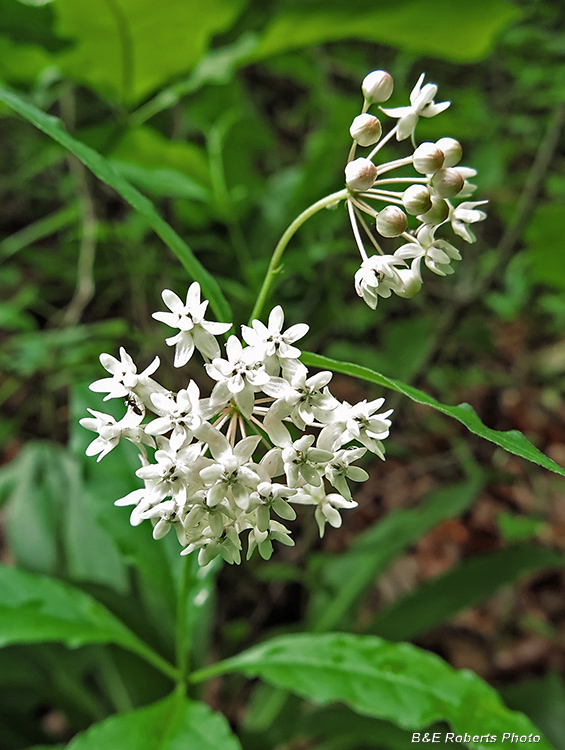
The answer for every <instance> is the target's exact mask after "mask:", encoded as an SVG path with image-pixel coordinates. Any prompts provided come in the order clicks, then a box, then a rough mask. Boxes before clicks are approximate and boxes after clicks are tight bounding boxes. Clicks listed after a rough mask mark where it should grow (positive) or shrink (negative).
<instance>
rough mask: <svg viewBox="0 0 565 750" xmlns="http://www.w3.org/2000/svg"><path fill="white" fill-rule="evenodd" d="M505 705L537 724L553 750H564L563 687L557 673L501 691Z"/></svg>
mask: <svg viewBox="0 0 565 750" xmlns="http://www.w3.org/2000/svg"><path fill="white" fill-rule="evenodd" d="M502 694H503V696H504V701H505V702H506V703H507V704H508V705H509V706H510V707H511V708H512V709H513V710H515V711H523V712H524V713H526V714H527V715H528V716H529V717H530V718H531V719H532V720H533V721H535V722H536V724H537V726H539V727H540V728H541V729H542V730H543V732H544V733H545V734H546V735H547V737H548V739H549V740H550V741H551V742H553V744H554V745H555V747H556V750H565V735H564V733H563V717H564V716H565V684H564V683H563V678H562V677H561V676H560V675H559V673H558V672H549V673H548V674H546V675H544V676H543V677H541V678H535V679H533V680H526V681H525V682H519V683H517V684H515V685H508V686H507V687H505V688H503V690H502Z"/></svg>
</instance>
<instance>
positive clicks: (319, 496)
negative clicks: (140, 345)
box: [81, 283, 391, 565]
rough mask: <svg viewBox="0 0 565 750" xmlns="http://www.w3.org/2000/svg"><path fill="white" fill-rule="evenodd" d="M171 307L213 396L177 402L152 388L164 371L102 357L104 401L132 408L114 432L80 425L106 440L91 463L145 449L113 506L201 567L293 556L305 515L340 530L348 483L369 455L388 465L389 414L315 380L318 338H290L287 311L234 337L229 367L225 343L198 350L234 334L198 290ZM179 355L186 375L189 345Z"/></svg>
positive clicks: (193, 389) (297, 329)
mask: <svg viewBox="0 0 565 750" xmlns="http://www.w3.org/2000/svg"><path fill="white" fill-rule="evenodd" d="M172 295H173V293H172V292H170V293H167V294H165V293H164V294H163V299H164V300H165V303H166V304H167V305H168V307H169V308H170V309H171V313H159V314H158V319H159V320H161V321H162V322H163V323H165V324H166V325H168V326H171V327H173V326H176V327H178V328H179V330H180V332H181V333H185V334H191V335H193V343H194V347H193V349H200V351H201V353H202V354H203V356H204V360H205V362H204V365H205V372H206V373H207V374H208V376H209V377H210V379H211V380H212V382H213V383H214V385H213V388H212V393H211V396H210V397H209V398H202V397H201V395H200V390H199V388H198V386H197V385H196V383H195V382H194V381H192V380H191V381H189V383H188V385H187V387H186V388H184V389H181V390H180V391H178V393H173V392H172V391H170V390H168V389H167V388H165V387H164V386H162V385H160V384H159V383H158V382H156V381H154V380H153V379H152V378H151V377H150V375H153V373H154V372H155V370H156V368H157V366H158V364H159V362H158V360H154V361H153V363H152V364H151V365H150V366H149V367H148V368H147V369H146V370H143V371H142V372H141V373H139V374H138V371H137V367H136V365H135V363H134V361H133V359H132V358H131V357H130V356H129V355H128V354H127V353H126V352H125V350H121V351H120V360H117V359H115V358H114V357H112V356H111V355H102V357H101V362H102V364H103V366H104V367H105V368H106V369H107V370H108V371H109V372H110V373H111V374H112V378H107V379H104V380H103V381H96V383H97V384H98V385H96V388H95V390H98V391H99V392H101V393H107V394H108V395H109V396H111V397H114V398H118V397H123V398H124V401H125V404H126V407H127V413H126V415H125V416H124V418H123V419H122V420H119V421H116V420H115V419H114V418H113V417H110V416H108V415H105V414H103V413H102V412H96V411H94V410H90V413H91V415H92V416H91V417H86V418H84V419H82V420H81V424H82V425H83V426H84V427H86V428H87V429H89V430H92V431H94V432H97V433H98V437H97V438H95V440H94V441H93V443H91V444H90V446H89V447H88V448H87V451H86V452H87V454H88V455H98V460H100V458H103V457H104V456H105V455H107V453H108V452H109V451H110V450H113V448H115V447H116V446H117V445H118V444H119V442H120V440H121V439H123V438H125V439H127V440H130V441H131V442H133V443H135V444H136V445H137V446H138V449H139V458H140V462H141V466H140V468H139V469H137V471H136V472H135V474H136V476H137V478H138V479H139V480H140V482H141V483H143V486H142V487H139V488H138V489H136V490H134V491H133V492H130V493H128V494H127V495H125V496H124V497H121V498H118V499H117V500H116V501H115V505H117V506H129V507H132V506H133V507H132V510H131V514H130V523H131V524H132V525H134V526H137V525H139V524H141V523H143V522H144V521H148V522H149V523H151V524H152V526H153V537H154V538H155V539H157V540H158V539H161V538H162V537H164V536H165V535H166V534H168V533H169V531H170V530H171V529H174V531H175V532H176V536H177V539H178V540H179V543H180V545H181V548H182V550H181V554H189V553H191V552H196V553H197V554H198V561H199V563H200V564H201V565H206V564H207V563H208V562H210V561H211V560H213V559H214V558H215V557H217V556H221V557H222V558H223V559H224V560H225V561H226V562H228V563H239V562H240V561H241V556H242V551H243V549H244V543H246V545H247V556H248V557H249V556H250V555H251V554H253V552H254V551H255V550H258V552H259V554H260V555H261V556H262V557H264V558H265V559H268V558H269V557H270V556H271V554H272V552H273V544H275V543H280V544H284V545H292V544H294V542H293V540H292V536H291V531H290V529H288V528H287V527H286V525H285V524H286V523H288V522H290V521H292V520H294V518H295V517H296V511H295V509H294V506H295V505H310V506H312V508H313V509H314V517H315V520H316V523H317V525H318V528H319V531H320V535H323V534H324V529H325V525H326V523H329V524H330V525H331V526H333V527H338V526H339V525H340V524H341V512H342V511H343V510H346V509H349V508H354V507H356V505H357V504H356V503H355V501H354V500H353V498H352V494H351V489H350V487H349V482H350V481H352V482H362V481H365V480H366V479H367V478H368V474H367V472H365V471H364V469H362V468H361V467H359V466H357V465H356V461H358V460H359V459H361V458H362V457H363V455H364V454H365V453H366V452H367V451H369V452H373V453H375V454H376V455H378V456H380V457H381V458H383V457H384V453H383V451H384V446H383V443H382V441H383V440H384V439H385V437H386V436H387V435H388V429H389V427H390V420H389V419H388V417H389V416H390V413H391V411H390V410H388V411H385V412H382V413H378V411H379V409H380V408H381V407H382V404H383V399H377V400H376V401H372V402H366V401H363V402H361V403H359V404H357V405H351V404H348V403H347V402H342V401H340V400H339V399H337V398H336V397H335V396H334V395H333V394H332V393H331V392H330V388H329V385H330V381H331V377H332V373H331V372H327V371H325V372H318V373H315V374H310V373H309V372H308V368H307V367H305V366H304V365H303V364H302V363H301V362H300V361H299V356H300V354H301V352H300V350H299V349H298V348H297V347H296V346H295V344H296V342H297V341H298V340H299V339H301V338H302V337H303V336H305V335H306V333H307V331H308V326H307V325H306V324H304V323H297V324H295V325H293V326H290V328H288V329H286V330H283V326H284V313H283V310H282V308H281V307H280V306H276V307H275V308H274V309H273V310H272V311H271V313H270V315H269V319H268V323H267V325H265V324H263V323H261V322H260V321H258V320H253V321H252V323H251V325H250V326H242V331H241V333H242V339H240V338H238V337H237V336H235V335H232V336H230V337H229V338H228V341H227V343H226V345H225V356H221V354H222V352H221V349H220V345H219V343H218V342H217V341H216V339H215V338H214V342H215V344H214V345H212V344H211V343H210V339H209V338H205V339H204V340H205V343H204V345H203V346H200V344H201V343H202V339H201V338H199V337H198V336H195V335H194V332H195V330H197V329H198V327H200V329H201V330H204V331H205V333H206V334H207V336H211V337H214V336H215V333H216V332H218V331H219V330H222V331H223V332H227V330H228V329H229V327H230V326H228V325H227V324H214V323H212V322H210V321H204V318H203V315H204V311H205V309H206V306H207V302H206V301H204V302H200V287H199V285H198V284H196V283H195V284H192V286H191V287H190V289H189V294H188V296H187V302H186V303H182V302H181V301H180V298H179V297H177V296H176V295H174V297H173V296H172ZM171 316H173V317H171ZM189 319H190V321H191V322H190V323H189V322H188V320H189ZM204 325H206V327H204ZM191 326H192V327H191ZM179 343H180V349H181V353H182V356H180V357H179V355H178V347H179ZM175 346H176V347H177V351H176V353H175V364H177V365H178V363H179V361H181V362H182V361H183V360H184V359H185V358H186V352H187V351H188V350H189V349H190V345H189V344H187V343H186V340H185V341H184V343H182V342H180V340H179V341H177V342H175ZM216 346H217V350H216ZM212 354H213V355H214V356H213V357H212V359H211V361H210V360H209V358H210V356H211V355H212ZM181 366H182V365H181ZM118 394H119V395H118ZM305 430H308V433H305Z"/></svg>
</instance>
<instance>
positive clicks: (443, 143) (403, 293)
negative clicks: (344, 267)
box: [345, 70, 487, 308]
mask: <svg viewBox="0 0 565 750" xmlns="http://www.w3.org/2000/svg"><path fill="white" fill-rule="evenodd" d="M393 87H394V83H393V79H392V76H391V75H390V74H389V73H387V72H385V71H382V70H375V71H373V72H372V73H369V75H368V76H366V77H365V79H364V80H363V83H362V86H361V89H362V92H363V96H364V106H363V111H362V113H361V114H360V115H357V117H355V119H354V120H353V123H352V125H351V128H350V134H351V137H352V138H353V146H352V148H351V150H350V154H349V159H348V163H347V165H346V167H345V184H346V187H347V191H348V198H347V203H348V209H349V216H350V219H351V223H352V227H353V233H354V236H355V241H356V243H357V246H358V249H359V252H360V254H361V259H362V262H361V267H360V268H359V270H358V271H357V273H356V274H355V289H356V291H357V293H358V294H359V296H360V297H362V298H363V299H364V300H365V302H366V303H367V304H368V305H369V306H370V307H372V308H375V307H376V305H377V302H378V299H379V297H389V296H390V295H391V294H392V293H393V292H394V293H395V294H397V295H398V296H400V297H412V296H414V295H415V294H416V293H417V292H418V291H419V290H420V288H421V286H422V261H423V262H424V264H425V266H426V267H427V268H428V269H429V270H430V271H432V272H433V273H435V274H438V275H439V276H446V275H448V274H451V273H453V268H452V265H451V263H452V262H453V261H454V260H460V258H461V256H460V254H459V251H458V250H457V249H456V248H455V247H454V245H452V244H451V243H450V242H448V241H447V240H446V239H443V238H436V236H435V235H436V232H437V230H438V229H439V227H441V226H443V225H445V224H449V225H450V226H451V229H452V231H453V232H454V233H455V234H456V235H458V236H459V237H461V238H462V239H463V240H465V241H466V242H474V241H475V239H476V238H475V235H474V234H473V232H472V231H471V228H470V225H471V224H474V223H476V222H478V221H482V220H483V219H485V218H486V214H485V212H484V211H483V210H481V209H479V208H478V206H482V205H483V204H485V203H487V201H465V200H463V202H462V203H459V204H458V205H457V204H455V203H454V202H453V199H465V198H467V197H469V196H470V195H471V194H472V193H473V191H474V190H475V185H472V184H471V183H470V182H469V179H470V178H472V177H474V176H475V175H476V171H475V170H474V169H471V168H469V167H461V166H458V165H459V162H460V161H461V158H462V149H461V145H460V144H459V142H458V141H456V140H455V139H454V138H449V137H444V138H440V139H439V140H438V141H436V142H435V143H432V142H429V141H426V142H424V143H421V144H420V145H419V146H416V143H415V140H414V133H415V129H416V126H417V124H418V120H419V119H420V117H434V116H435V115H438V114H440V113H441V112H443V111H444V110H445V109H447V107H449V104H450V102H440V103H436V102H434V97H435V95H436V93H437V86H436V85H435V84H432V83H426V84H424V75H423V74H422V75H421V76H420V78H419V79H418V82H417V83H416V86H415V87H414V89H413V90H412V92H411V94H410V104H409V105H407V106H403V107H394V108H384V107H380V109H381V111H382V112H383V113H384V114H385V115H386V116H387V117H391V118H393V119H396V120H397V122H396V124H395V125H394V127H392V128H391V129H390V130H389V132H388V133H387V134H386V135H385V136H384V137H382V132H383V129H382V125H381V122H380V120H379V119H378V118H377V117H376V116H374V115H372V114H370V113H369V112H368V109H369V108H370V106H371V105H372V104H374V103H375V102H385V101H387V100H388V99H389V98H390V96H391V95H392V92H393ZM393 137H396V140H397V141H405V140H407V139H410V140H411V143H412V146H413V151H412V153H411V154H410V155H409V156H407V157H405V158H401V159H395V160H394V161H389V162H385V163H375V156H376V155H377V154H378V152H379V151H380V149H381V148H382V147H383V146H384V145H385V144H386V143H387V142H388V141H390V140H391V139H392V138H393ZM358 146H361V147H366V146H372V147H373V148H372V150H371V152H370V153H369V154H368V155H367V156H361V157H357V158H355V155H356V149H357V147H358ZM404 167H412V168H413V170H414V172H415V174H414V175H402V176H393V177H391V176H390V173H391V172H392V171H393V170H396V169H399V168H404ZM375 204H376V206H375ZM383 204H384V205H383ZM364 216H365V217H367V216H368V217H369V218H370V222H372V223H373V227H374V229H375V230H376V232H375V231H373V229H372V228H371V226H370V225H369V224H368V222H367V221H366V220H365V218H364ZM363 232H364V233H365V236H366V238H367V240H368V241H369V242H370V244H371V245H372V246H373V248H374V249H375V250H376V251H377V253H378V254H377V255H371V256H369V255H368V254H367V251H366V248H365V243H364V241H363ZM394 237H402V238H403V239H404V241H405V244H403V245H402V246H401V247H399V248H398V249H396V250H395V251H394V253H392V254H390V253H386V252H385V251H384V250H383V249H382V247H381V244H380V241H381V240H380V238H387V239H389V238H394ZM408 261H409V262H408Z"/></svg>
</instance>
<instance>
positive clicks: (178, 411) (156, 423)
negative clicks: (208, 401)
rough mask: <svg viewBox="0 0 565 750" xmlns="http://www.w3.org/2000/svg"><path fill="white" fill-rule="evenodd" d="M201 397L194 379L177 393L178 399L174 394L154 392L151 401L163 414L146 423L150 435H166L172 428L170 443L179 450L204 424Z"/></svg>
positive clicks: (146, 429)
mask: <svg viewBox="0 0 565 750" xmlns="http://www.w3.org/2000/svg"><path fill="white" fill-rule="evenodd" d="M199 399H200V391H199V389H198V386H197V385H196V383H195V382H194V381H193V380H191V381H190V383H189V384H188V387H187V388H186V389H184V388H183V389H182V390H180V391H179V392H178V393H177V397H176V399H175V398H173V397H172V395H167V396H164V395H163V394H161V393H154V394H152V396H151V402H152V404H153V406H154V407H155V408H156V410H157V413H158V414H161V415H162V416H160V417H158V418H157V419H154V420H153V421H152V422H150V423H149V424H148V425H146V427H145V431H146V432H147V434H148V435H164V434H166V433H167V432H169V431H170V430H172V431H173V432H172V434H171V436H170V438H169V441H170V445H171V448H172V449H173V450H178V449H179V448H180V447H181V446H182V444H183V443H184V442H185V441H186V440H188V439H189V438H191V437H192V436H193V434H194V432H195V430H197V429H198V428H199V427H200V425H201V424H202V414H201V410H200V400H199Z"/></svg>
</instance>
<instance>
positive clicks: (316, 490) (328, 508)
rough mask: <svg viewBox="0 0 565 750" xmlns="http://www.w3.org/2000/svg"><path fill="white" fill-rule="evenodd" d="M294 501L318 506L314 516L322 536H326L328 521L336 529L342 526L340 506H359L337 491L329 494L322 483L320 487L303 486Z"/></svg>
mask: <svg viewBox="0 0 565 750" xmlns="http://www.w3.org/2000/svg"><path fill="white" fill-rule="evenodd" d="M292 502H293V503H298V504H300V505H315V506H316V510H315V511H314V516H315V518H316V522H317V524H318V529H319V531H320V536H321V537H322V536H324V531H325V526H326V523H329V524H330V526H333V527H334V529H338V528H339V527H340V526H341V523H342V520H341V516H340V514H339V510H338V508H356V507H357V503H356V502H354V501H353V500H346V499H345V498H344V497H342V496H341V495H338V494H337V493H336V492H331V493H330V494H329V495H327V494H326V490H325V488H324V486H323V485H320V486H319V487H314V486H310V485H307V486H305V487H302V488H301V489H300V491H299V493H298V494H297V495H296V496H295V497H293V498H292Z"/></svg>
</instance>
